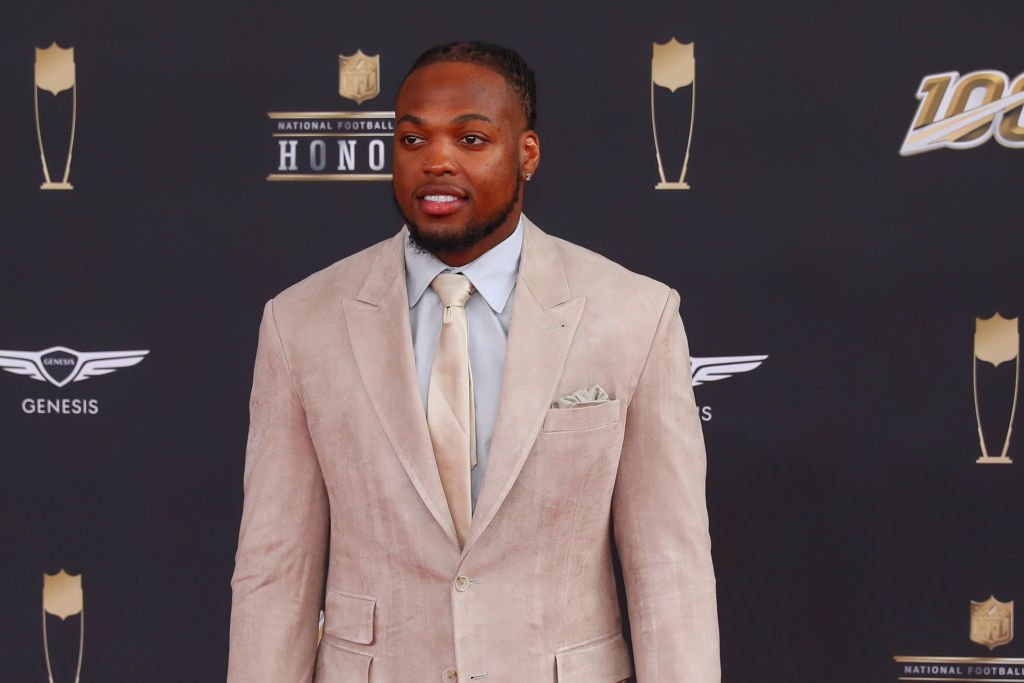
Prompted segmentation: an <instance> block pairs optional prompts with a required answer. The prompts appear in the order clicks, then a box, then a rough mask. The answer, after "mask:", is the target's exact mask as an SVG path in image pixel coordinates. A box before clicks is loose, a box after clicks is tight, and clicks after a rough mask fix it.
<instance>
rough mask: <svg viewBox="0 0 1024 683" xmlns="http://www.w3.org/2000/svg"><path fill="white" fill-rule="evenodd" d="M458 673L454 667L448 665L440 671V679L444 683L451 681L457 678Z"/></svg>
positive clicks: (450, 682)
mask: <svg viewBox="0 0 1024 683" xmlns="http://www.w3.org/2000/svg"><path fill="white" fill-rule="evenodd" d="M458 678H459V674H458V673H456V672H455V669H453V668H451V667H448V668H447V669H445V670H444V671H442V672H441V680H442V681H444V682H445V683H452V681H455V680H458Z"/></svg>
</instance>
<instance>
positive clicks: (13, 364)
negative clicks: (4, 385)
mask: <svg viewBox="0 0 1024 683" xmlns="http://www.w3.org/2000/svg"><path fill="white" fill-rule="evenodd" d="M148 353H149V351H148V350H139V351H75V350H74V349H69V348H67V347H66V346H53V347H50V348H48V349H44V350H42V351H7V350H0V370H6V371H7V372H10V373H13V374H15V375H25V376H27V377H31V378H32V379H34V380H38V381H40V382H49V383H50V384H52V385H54V386H56V387H63V386H65V385H67V384H70V383H71V382H81V381H82V380H85V379H89V378H91V377H99V376H100V375H109V374H110V373H112V372H116V371H117V370H120V369H121V368H130V367H131V366H133V365H138V364H139V363H141V362H142V359H143V358H145V357H146V355H147V354H148Z"/></svg>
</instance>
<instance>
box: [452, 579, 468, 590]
mask: <svg viewBox="0 0 1024 683" xmlns="http://www.w3.org/2000/svg"><path fill="white" fill-rule="evenodd" d="M468 588H469V579H468V578H466V577H465V576H459V577H458V578H456V579H455V590H457V591H459V592H460V593H461V592H463V591H465V590H467V589H468Z"/></svg>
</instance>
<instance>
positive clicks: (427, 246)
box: [391, 173, 523, 254]
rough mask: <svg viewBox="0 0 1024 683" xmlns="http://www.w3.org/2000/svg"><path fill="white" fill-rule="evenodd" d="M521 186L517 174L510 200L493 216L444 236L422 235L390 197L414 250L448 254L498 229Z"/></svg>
mask: <svg viewBox="0 0 1024 683" xmlns="http://www.w3.org/2000/svg"><path fill="white" fill-rule="evenodd" d="M522 184H523V180H522V178H520V177H519V174H518V173H517V174H516V186H515V189H513V190H512V198H511V199H509V200H508V203H507V204H505V206H503V207H502V208H501V209H499V210H498V212H497V213H496V214H495V215H494V216H492V217H491V218H489V219H487V220H485V221H482V222H479V223H469V224H467V225H466V226H465V227H463V228H462V229H461V230H459V231H457V232H453V233H450V234H445V235H427V234H424V232H423V231H422V230H421V229H420V226H419V225H417V224H416V223H415V222H414V221H413V220H412V219H410V218H409V216H406V215H405V213H404V212H403V211H402V207H401V205H400V204H399V203H398V198H397V197H396V196H395V195H394V192H392V194H391V197H392V199H393V200H394V202H395V206H397V207H398V212H399V213H401V214H402V217H403V218H404V219H405V225H406V227H408V228H409V238H410V239H409V241H410V243H411V244H412V246H413V248H414V249H416V250H418V251H421V252H427V253H431V254H450V253H457V252H460V251H466V250H467V249H471V248H473V247H474V246H476V245H477V244H478V243H479V242H480V240H482V239H484V238H485V237H487V236H488V235H490V234H491V233H493V232H494V231H495V230H497V229H498V228H500V227H501V226H502V225H503V224H504V223H505V221H507V220H508V217H509V216H510V215H512V212H513V211H514V210H515V208H516V203H517V202H518V201H519V191H520V189H522Z"/></svg>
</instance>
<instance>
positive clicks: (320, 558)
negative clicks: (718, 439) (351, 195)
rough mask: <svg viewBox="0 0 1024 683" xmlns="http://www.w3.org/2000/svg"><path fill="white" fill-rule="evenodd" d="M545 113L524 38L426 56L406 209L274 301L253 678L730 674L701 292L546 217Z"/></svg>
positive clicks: (266, 376) (401, 180) (243, 653)
mask: <svg viewBox="0 0 1024 683" xmlns="http://www.w3.org/2000/svg"><path fill="white" fill-rule="evenodd" d="M534 112H535V88H534V85H533V74H532V72H531V71H530V70H529V67H527V66H526V65H525V63H524V62H522V59H521V58H520V57H519V56H518V55H517V54H516V53H514V52H512V51H511V50H507V49H504V48H499V47H496V46H491V45H483V44H478V43H458V44H452V45H446V46H440V47H438V48H433V49H432V50H430V51H428V52H427V53H425V54H424V55H423V56H422V57H421V58H420V59H419V60H418V61H417V62H416V64H415V65H414V66H413V69H412V70H411V72H410V73H409V75H408V76H407V77H406V80H405V82H404V83H403V84H402V87H401V90H400V93H399V96H398V101H397V103H396V117H397V118H396V133H395V148H394V149H395V154H394V157H395V158H394V166H395V168H394V188H395V199H396V203H397V204H398V207H399V209H400V210H401V212H402V214H403V216H404V218H405V219H406V225H405V227H403V229H402V231H400V232H399V233H398V234H397V235H395V236H394V237H392V238H390V239H388V240H385V241H383V242H380V243H378V244H376V245H374V246H372V247H370V248H368V249H366V250H364V251H361V252H359V253H357V254H354V255H353V256H350V257H348V258H346V259H343V260H342V261H339V262H337V263H335V264H334V265H332V266H330V267H328V268H325V269H324V270H322V271H320V272H318V273H315V274H313V275H311V276H310V277H308V278H306V279H305V280H303V281H302V282H299V283H298V284H296V285H294V286H292V287H289V288H288V289H286V290H285V291H283V292H282V293H281V294H279V295H278V296H276V297H275V298H274V299H272V300H271V301H269V302H268V303H267V305H266V307H265V309H264V313H263V321H262V324H261V327H260V336H259V347H258V351H257V354H256V366H255V371H254V378H253V388H252V396H251V402H250V418H251V423H250V431H249V440H248V447H247V452H246V466H245V483H244V488H245V502H244V510H243V515H242V523H241V531H240V535H239V542H238V552H237V556H236V566H235V573H234V577H233V579H232V588H233V605H232V613H231V652H230V662H229V669H228V681H229V682H230V683H310V682H313V683H365V682H370V681H372V682H373V683H419V682H424V683H427V682H431V683H433V682H436V681H442V682H447V683H452V682H455V681H458V682H459V683H470V682H472V681H486V683H555V682H557V683H616V682H619V681H627V680H636V681H637V682H638V683H715V682H717V681H719V680H720V674H719V655H718V621H717V609H716V603H715V579H714V571H713V568H712V562H711V552H710V540H709V536H708V519H707V511H706V508H705V498H704V478H705V454H704V444H703V440H702V436H701V429H700V422H699V419H698V416H697V411H696V406H695V404H694V399H693V391H692V389H691V386H690V366H689V356H688V350H687V342H686V336H685V333H684V330H683V324H682V320H681V319H680V316H679V312H678V307H679V296H678V294H677V293H676V292H675V291H674V290H672V289H670V288H668V287H667V286H665V285H663V284H661V283H658V282H655V281H653V280H651V279H648V278H646V277H643V276H641V275H637V274H635V273H631V272H629V271H627V270H626V269H624V268H622V267H620V266H618V265H616V264H614V263H612V262H611V261H608V260H607V259H605V258H603V257H601V256H599V255H597V254H595V253H593V252H590V251H588V250H586V249H583V248H581V247H578V246H575V245H573V244H570V243H568V242H566V241H564V240H561V239H558V238H556V237H553V236H551V235H548V234H547V233H545V232H543V231H542V230H541V229H540V228H538V227H537V226H536V225H534V224H533V223H532V222H530V221H529V220H528V219H526V218H525V216H523V215H522V201H523V187H524V183H525V182H526V181H529V180H530V179H531V178H532V176H533V174H534V172H535V171H536V168H537V165H538V163H539V161H540V142H539V139H538V137H537V134H536V133H535V131H534V130H533V128H534V117H535V113H534ZM613 538H614V543H615V545H614V549H615V550H617V553H618V559H619V562H620V564H621V568H622V580H623V582H624V585H625V591H626V599H627V612H628V614H627V615H625V616H626V617H628V620H629V627H630V634H631V647H630V644H628V643H627V642H626V640H625V638H624V637H623V624H622V618H623V615H622V612H621V610H620V606H619V602H618V597H617V590H616V577H615V572H614V564H613V545H612V541H613ZM321 610H323V611H324V629H323V639H322V641H320V642H319V644H318V638H317V635H318V617H319V615H320V611H321Z"/></svg>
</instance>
